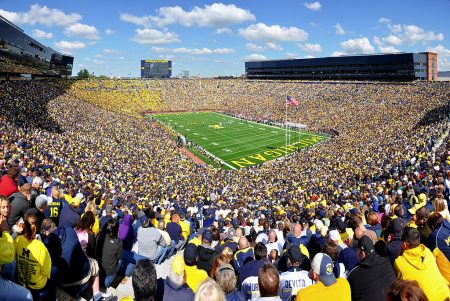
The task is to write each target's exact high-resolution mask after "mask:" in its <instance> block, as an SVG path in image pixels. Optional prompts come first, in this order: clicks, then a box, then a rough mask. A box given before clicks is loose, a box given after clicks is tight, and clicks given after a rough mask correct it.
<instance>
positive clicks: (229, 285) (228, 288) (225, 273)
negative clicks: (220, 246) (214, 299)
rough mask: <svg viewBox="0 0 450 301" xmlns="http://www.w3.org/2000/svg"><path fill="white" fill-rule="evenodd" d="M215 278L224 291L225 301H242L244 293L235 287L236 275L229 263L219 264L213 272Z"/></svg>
mask: <svg viewBox="0 0 450 301" xmlns="http://www.w3.org/2000/svg"><path fill="white" fill-rule="evenodd" d="M214 278H215V280H216V282H217V284H219V286H220V287H221V288H222V290H223V292H224V293H225V298H226V300H227V301H244V300H246V299H245V297H244V295H243V294H242V293H241V292H240V291H238V290H237V289H236V282H237V279H236V275H235V273H234V269H233V266H232V265H231V264H229V263H225V264H222V265H220V266H219V267H218V268H217V270H216V272H215V277H214Z"/></svg>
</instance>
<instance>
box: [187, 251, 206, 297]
mask: <svg viewBox="0 0 450 301" xmlns="http://www.w3.org/2000/svg"><path fill="white" fill-rule="evenodd" d="M183 256H184V263H185V264H186V266H185V268H184V271H185V273H186V275H185V277H186V283H187V285H188V286H189V287H190V288H191V289H192V290H193V291H194V293H195V292H196V291H197V288H198V286H199V285H200V283H202V282H203V281H204V280H206V279H208V274H207V273H206V272H205V271H204V270H201V269H199V268H198V267H197V260H198V251H197V246H196V245H194V244H191V243H188V244H187V245H186V248H185V249H184V254H183Z"/></svg>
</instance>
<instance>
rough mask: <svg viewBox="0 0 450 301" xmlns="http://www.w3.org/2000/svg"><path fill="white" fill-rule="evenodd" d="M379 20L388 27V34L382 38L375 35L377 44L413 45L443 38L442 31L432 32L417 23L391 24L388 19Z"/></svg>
mask: <svg viewBox="0 0 450 301" xmlns="http://www.w3.org/2000/svg"><path fill="white" fill-rule="evenodd" d="M380 20H382V21H380V22H381V23H383V24H386V26H387V27H388V29H389V34H388V35H387V36H385V37H383V38H381V39H380V38H378V37H375V38H374V39H376V40H375V43H376V44H377V45H378V46H382V47H388V46H397V47H398V46H401V45H409V46H413V45H415V44H417V43H423V44H426V43H428V42H432V41H442V40H444V35H443V34H442V33H437V34H436V33H434V32H433V31H426V30H425V29H423V28H421V27H419V26H417V25H404V24H392V23H391V21H390V20H385V18H381V19H380Z"/></svg>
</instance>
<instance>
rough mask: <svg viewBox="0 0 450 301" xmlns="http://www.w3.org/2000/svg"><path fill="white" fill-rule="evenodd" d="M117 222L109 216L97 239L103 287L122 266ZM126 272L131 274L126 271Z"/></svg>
mask: <svg viewBox="0 0 450 301" xmlns="http://www.w3.org/2000/svg"><path fill="white" fill-rule="evenodd" d="M118 234H119V222H118V221H117V220H116V219H114V218H111V219H110V220H109V221H108V223H107V224H106V226H105V228H104V232H102V233H100V235H99V237H98V239H97V252H96V253H97V257H98V258H99V263H100V267H101V269H102V270H103V271H104V273H105V281H104V283H105V287H109V286H110V285H111V283H112V282H113V281H114V279H115V278H116V275H117V274H118V272H119V270H120V269H121V267H122V261H121V260H120V259H121V258H122V252H123V246H122V241H121V240H120V239H119V238H118ZM127 274H131V273H130V272H128V273H127Z"/></svg>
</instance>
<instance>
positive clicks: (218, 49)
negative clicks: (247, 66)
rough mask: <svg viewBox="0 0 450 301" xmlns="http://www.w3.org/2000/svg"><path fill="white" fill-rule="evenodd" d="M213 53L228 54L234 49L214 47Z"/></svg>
mask: <svg viewBox="0 0 450 301" xmlns="http://www.w3.org/2000/svg"><path fill="white" fill-rule="evenodd" d="M213 51H214V53H217V54H230V53H234V49H232V48H216V49H214V50H213Z"/></svg>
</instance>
